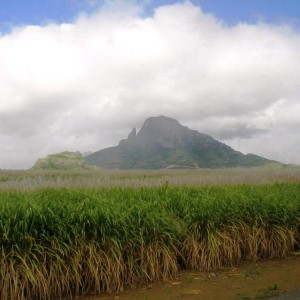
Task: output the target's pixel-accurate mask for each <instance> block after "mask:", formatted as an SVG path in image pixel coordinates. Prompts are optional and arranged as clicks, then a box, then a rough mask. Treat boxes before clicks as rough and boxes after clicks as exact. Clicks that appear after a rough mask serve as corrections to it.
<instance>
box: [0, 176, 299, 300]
mask: <svg viewBox="0 0 300 300" xmlns="http://www.w3.org/2000/svg"><path fill="white" fill-rule="evenodd" d="M118 174H120V173H118ZM149 174H150V175H149ZM149 174H148V175H145V174H144V175H143V174H142V173H138V174H137V175H134V176H141V178H142V179H141V180H145V178H143V177H142V176H151V173H149ZM182 174H184V173H182ZM194 174H196V173H194ZM152 175H153V174H152ZM3 176H4V175H3ZM5 176H6V177H5V178H6V180H2V183H8V182H15V186H13V185H11V186H9V185H7V186H5V188H4V187H3V186H2V189H0V213H1V217H0V245H1V253H0V259H1V260H0V299H4V300H6V299H60V298H64V297H71V296H74V295H83V294H89V293H102V292H113V291H121V290H122V289H123V288H124V287H125V286H134V285H136V284H139V283H147V282H152V281H155V280H162V279H167V278H170V277H172V276H175V275H176V274H177V272H178V271H179V270H182V269H191V270H192V269H198V270H199V269H200V270H212V269H218V268H220V267H222V266H229V265H235V264H238V263H239V262H241V261H242V260H248V261H256V260H258V259H261V258H271V257H283V256H286V255H288V254H289V253H290V252H291V251H293V250H294V249H295V247H298V246H299V241H300V238H299V235H300V183H299V180H298V181H297V178H296V177H295V178H294V177H293V178H294V179H290V180H288V181H289V182H288V183H278V182H277V183H276V182H275V183H273V182H272V183H268V184H255V185H254V184H251V185H250V184H222V185H220V184H219V185H213V184H211V185H208V184H204V185H197V186H196V185H195V186H193V185H191V186H188V185H182V184H180V186H179V185H177V186H176V185H175V184H170V182H171V183H172V177H170V178H169V179H170V182H166V181H165V183H164V184H160V185H159V184H158V185H157V186H150V187H149V186H147V185H145V186H138V187H132V186H129V187H128V186H126V184H125V187H122V186H115V185H114V184H113V185H112V187H107V186H106V187H101V186H100V185H99V186H98V187H93V188H79V187H73V188H70V187H69V188H54V187H51V188H49V187H44V188H32V189H29V188H28V187H27V188H25V186H23V188H20V189H16V182H17V181H16V180H20V181H19V182H21V183H24V180H25V177H24V178H21V179H20V177H19V176H20V175H16V174H10V175H5ZM9 176H11V177H9ZM14 176H16V177H17V178H15V177H14ZM33 176H37V175H33ZM86 176H88V175H86ZM109 176H111V175H109ZM118 176H120V175H118ZM163 176H167V175H163ZM189 176H191V175H189ZM7 178H8V179H7ZM28 178H29V179H28V180H30V177H28ZM74 178H75V177H74ZM134 178H135V179H134V180H136V177H134ZM165 178H166V177H164V179H165ZM190 178H192V177H190ZM35 180H36V179H35ZM124 180H126V178H123V181H124ZM135 182H136V181H135ZM94 184H95V183H94Z"/></svg>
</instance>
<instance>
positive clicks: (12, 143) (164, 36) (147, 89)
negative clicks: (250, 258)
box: [0, 0, 300, 169]
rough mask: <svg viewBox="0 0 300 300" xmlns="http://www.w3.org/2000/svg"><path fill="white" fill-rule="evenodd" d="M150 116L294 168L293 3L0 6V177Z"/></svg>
mask: <svg viewBox="0 0 300 300" xmlns="http://www.w3.org/2000/svg"><path fill="white" fill-rule="evenodd" d="M158 115H166V116H169V117H173V118H176V119H177V120H179V122H180V123H181V124H183V125H187V126H189V127H190V128H192V129H197V130H198V131H200V132H204V133H207V134H210V135H212V136H213V137H214V138H216V139H218V140H221V141H222V142H225V143H227V144H228V145H230V146H232V147H233V148H235V149H236V150H240V151H242V152H243V153H249V152H251V153H255V154H258V155H261V156H264V157H266V158H270V159H276V160H280V161H282V162H286V163H297V164H300V155H299V153H300V2H299V3H298V1H294V0H285V1H282V0H243V1H241V0H228V1H223V0H198V1H171V0H164V1H163V0H160V1H159V0H144V1H134V0H132V1H129V0H127V1H113V0H111V1H103V0H102V1H97V0H41V1H36V0H22V1H20V0H0V168H2V169H7V168H29V167H31V166H32V165H33V164H34V162H35V160H36V159H37V158H39V157H43V156H45V155H47V154H50V153H56V152H61V151H65V150H70V151H77V150H78V151H82V152H84V151H97V150H100V149H102V148H105V147H109V146H113V145H116V144H118V141H119V140H120V139H122V138H125V137H126V136H127V135H128V133H129V132H130V131H131V129H132V128H133V127H136V128H140V127H141V125H142V123H143V121H144V120H145V119H146V118H147V117H150V116H158Z"/></svg>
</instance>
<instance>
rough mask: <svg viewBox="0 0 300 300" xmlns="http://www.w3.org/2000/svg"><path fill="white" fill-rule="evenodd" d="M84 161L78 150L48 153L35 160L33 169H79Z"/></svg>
mask: <svg viewBox="0 0 300 300" xmlns="http://www.w3.org/2000/svg"><path fill="white" fill-rule="evenodd" d="M84 165H85V162H84V160H83V158H82V155H81V153H80V152H69V151H65V152H61V153H57V154H50V155H47V156H46V157H44V158H40V159H38V160H37V161H36V163H35V164H34V166H33V167H32V169H34V170H53V169H54V170H80V169H82V168H83V167H84Z"/></svg>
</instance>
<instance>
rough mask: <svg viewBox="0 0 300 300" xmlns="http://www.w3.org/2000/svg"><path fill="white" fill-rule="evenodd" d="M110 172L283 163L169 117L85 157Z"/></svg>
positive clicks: (149, 122) (153, 119) (150, 121)
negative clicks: (247, 151)
mask: <svg viewBox="0 0 300 300" xmlns="http://www.w3.org/2000/svg"><path fill="white" fill-rule="evenodd" d="M84 161H85V162H86V163H87V164H89V165H95V166H98V167H103V168H107V169H166V168H190V169H194V168H228V167H254V166H255V167H256V166H263V165H266V164H280V163H279V162H276V161H273V160H268V159H266V158H263V157H260V156H258V155H255V154H246V155H245V154H243V153H241V152H239V151H236V150H234V149H233V148H231V147H230V146H228V145H226V144H224V143H222V142H220V141H218V140H216V139H214V138H213V137H211V136H209V135H207V134H204V133H200V132H198V131H197V130H192V129H189V128H188V127H186V126H183V125H181V124H180V123H179V122H178V121H177V120H176V119H172V118H169V117H166V116H158V117H150V118H148V119H146V120H145V121H144V123H143V125H142V127H141V129H140V130H139V131H138V132H137V131H136V128H133V130H132V131H131V132H130V133H129V135H128V137H127V139H123V140H121V141H120V142H119V144H118V145H117V146H114V147H109V148H105V149H102V150H99V151H96V152H94V153H92V154H90V155H88V156H86V157H85V158H84Z"/></svg>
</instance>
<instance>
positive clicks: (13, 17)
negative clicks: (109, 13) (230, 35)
mask: <svg viewBox="0 0 300 300" xmlns="http://www.w3.org/2000/svg"><path fill="white" fill-rule="evenodd" d="M115 2H122V0H121V1H120V0H0V32H7V31H9V30H10V29H11V28H13V27H16V26H23V25H29V24H30V25H45V24H47V23H50V22H55V23H64V22H72V21H73V20H74V19H76V18H77V17H78V15H79V14H80V13H81V12H85V13H92V12H93V11H96V10H97V9H99V8H101V7H102V6H105V5H110V4H112V3H115ZM123 2H126V3H130V4H133V5H142V6H144V14H145V15H152V14H153V12H154V10H155V9H156V8H157V7H160V6H163V5H169V4H174V3H178V2H185V1H179V0H140V1H138V0H125V1H124V0H123ZM189 2H191V3H193V4H194V5H197V6H200V7H201V8H202V10H203V11H204V12H208V13H211V14H213V15H215V16H216V17H217V18H218V19H220V20H222V21H223V22H224V23H225V24H227V25H229V26H231V25H235V24H237V23H241V22H247V23H257V22H265V23H271V24H282V23H284V24H289V25H291V26H294V27H297V28H300V1H298V0H226V1H225V0H190V1H189Z"/></svg>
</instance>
